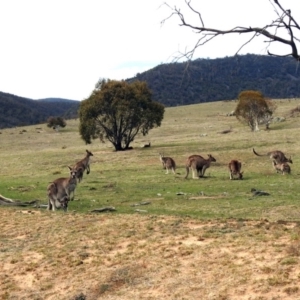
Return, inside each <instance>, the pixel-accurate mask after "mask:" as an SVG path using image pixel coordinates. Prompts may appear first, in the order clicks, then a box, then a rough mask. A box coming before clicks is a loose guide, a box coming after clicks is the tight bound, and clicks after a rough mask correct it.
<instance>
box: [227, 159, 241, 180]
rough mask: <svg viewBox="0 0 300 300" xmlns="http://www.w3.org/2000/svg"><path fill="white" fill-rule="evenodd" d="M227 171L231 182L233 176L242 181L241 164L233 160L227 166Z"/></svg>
mask: <svg viewBox="0 0 300 300" xmlns="http://www.w3.org/2000/svg"><path fill="white" fill-rule="evenodd" d="M228 169H229V174H230V175H229V178H230V179H231V180H232V179H234V177H235V176H237V179H243V172H241V169H242V163H241V162H239V161H237V160H235V159H233V160H232V161H231V162H230V163H229V164H228Z"/></svg>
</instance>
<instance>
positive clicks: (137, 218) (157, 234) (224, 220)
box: [0, 99, 300, 300]
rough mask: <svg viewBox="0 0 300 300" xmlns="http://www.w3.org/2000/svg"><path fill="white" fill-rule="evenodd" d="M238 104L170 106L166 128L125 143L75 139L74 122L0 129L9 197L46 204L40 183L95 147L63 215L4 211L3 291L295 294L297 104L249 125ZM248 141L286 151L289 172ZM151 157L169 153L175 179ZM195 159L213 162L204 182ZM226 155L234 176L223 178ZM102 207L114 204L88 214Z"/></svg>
mask: <svg viewBox="0 0 300 300" xmlns="http://www.w3.org/2000/svg"><path fill="white" fill-rule="evenodd" d="M236 104H237V103H236V102H234V101H221V102H215V103H205V104H199V105H190V106H182V107H176V108H167V109H166V113H165V118H164V121H163V123H162V126H161V127H160V128H156V129H154V130H152V131H151V132H150V134H149V135H148V136H146V137H143V136H138V137H137V139H136V140H135V142H134V143H133V144H132V146H133V150H130V151H123V152H114V149H113V147H112V145H111V144H109V143H101V142H100V141H99V140H96V141H94V142H93V144H91V145H85V144H84V142H83V141H82V140H81V139H80V136H79V133H78V126H79V121H78V120H71V121H68V122H67V126H66V128H64V129H62V130H61V131H60V132H55V131H54V130H52V129H51V128H47V127H46V125H44V124H42V125H37V126H25V127H18V128H12V129H3V130H1V134H0V151H1V168H0V194H1V195H2V196H5V197H8V198H12V199H18V200H22V201H30V200H35V199H39V200H40V203H41V204H47V199H46V188H47V185H48V183H49V182H51V181H52V180H54V179H56V178H58V177H68V168H67V166H68V165H73V164H74V163H75V162H76V161H78V160H80V159H82V158H83V157H84V156H85V150H86V149H89V150H90V151H91V152H92V153H93V154H94V156H93V157H92V158H91V173H90V174H89V175H87V174H84V177H83V181H82V182H81V183H80V184H78V186H77V189H76V195H75V201H72V202H70V203H69V211H68V213H66V214H65V213H63V212H62V211H56V212H54V213H53V212H48V211H46V210H45V208H32V207H26V208H20V207H9V208H8V207H0V214H1V220H2V221H1V223H2V231H1V233H0V245H1V248H0V270H2V271H0V299H77V300H80V299H100V298H101V299H161V298H165V299H300V289H299V288H298V283H299V280H300V265H299V257H300V227H299V223H298V222H299V220H300V205H299V203H298V202H299V193H300V185H299V179H300V178H299V176H300V171H299V170H300V159H299V158H298V152H299V150H300V140H298V132H299V118H290V117H288V116H287V115H288V112H289V111H290V110H291V109H293V108H295V107H297V106H298V105H300V100H299V99H293V100H289V101H288V100H277V104H278V109H277V110H276V112H275V116H279V117H286V120H285V121H284V122H278V123H272V124H271V126H270V130H269V131H266V130H264V128H263V127H261V129H262V130H261V131H259V132H250V129H249V127H246V126H244V125H242V124H240V123H239V122H238V121H237V120H236V118H235V117H229V116H227V113H229V112H231V111H232V110H233V109H234V108H235V106H236ZM230 127H231V128H232V131H231V132H230V133H227V134H222V133H221V132H222V131H223V130H225V129H229V128H230ZM148 142H151V147H150V148H143V147H142V145H144V144H146V143H148ZM253 147H254V148H255V149H256V151H257V152H259V153H267V152H268V151H271V150H281V151H283V152H284V153H285V154H286V155H287V156H290V155H291V156H292V159H293V164H292V165H291V168H292V173H291V175H287V176H283V175H280V174H277V173H276V172H275V171H274V169H273V168H272V165H271V161H270V159H269V158H268V157H257V156H255V155H254V154H253V152H252V148H253ZM159 153H164V155H165V156H171V157H172V158H174V160H175V161H176V164H177V170H176V172H177V174H176V175H173V174H168V175H166V174H165V170H163V168H162V165H161V163H160V161H159ZM191 154H200V155H203V156H205V157H206V156H207V154H212V155H213V156H214V157H215V158H216V160H217V162H215V163H212V164H211V167H210V168H209V169H208V170H207V172H206V175H207V177H206V178H200V179H197V180H194V179H192V177H191V174H190V175H189V177H188V179H184V176H185V172H186V170H185V160H186V158H187V157H188V156H189V155H191ZM231 159H238V160H240V161H241V162H242V170H243V171H244V180H242V181H240V180H229V173H228V170H227V165H228V162H229V161H230V160H231ZM252 188H255V189H258V190H263V191H265V192H267V193H269V194H270V195H269V196H256V197H253V194H252V193H251V189H252ZM141 202H147V203H148V205H139V204H141ZM106 206H113V207H114V208H115V209H116V211H115V212H112V213H102V214H101V213H100V214H99V213H98V214H97V213H91V211H92V210H95V209H98V208H102V207H106ZM200 295H201V296H200Z"/></svg>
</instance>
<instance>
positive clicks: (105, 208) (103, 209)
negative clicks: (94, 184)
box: [91, 206, 116, 212]
mask: <svg viewBox="0 0 300 300" xmlns="http://www.w3.org/2000/svg"><path fill="white" fill-rule="evenodd" d="M105 211H116V209H115V208H114V207H113V206H106V207H101V208H97V209H93V210H91V212H105Z"/></svg>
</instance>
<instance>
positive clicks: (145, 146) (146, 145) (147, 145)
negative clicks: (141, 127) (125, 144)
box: [143, 142, 151, 148]
mask: <svg viewBox="0 0 300 300" xmlns="http://www.w3.org/2000/svg"><path fill="white" fill-rule="evenodd" d="M149 147H151V143H150V142H149V143H148V144H145V145H144V146H143V148H149Z"/></svg>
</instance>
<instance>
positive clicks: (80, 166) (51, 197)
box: [47, 150, 93, 211]
mask: <svg viewBox="0 0 300 300" xmlns="http://www.w3.org/2000/svg"><path fill="white" fill-rule="evenodd" d="M86 153H87V154H86V156H85V157H84V158H83V159H82V160H80V161H78V162H77V163H76V164H75V165H74V166H73V167H70V166H68V168H69V170H70V177H69V178H58V179H55V180H54V181H52V182H51V183H50V184H49V185H48V187H47V196H48V206H47V209H48V210H52V211H55V209H56V208H63V210H64V211H67V210H68V205H69V201H71V200H74V197H75V189H76V187H77V183H78V182H80V181H81V180H82V178H83V173H84V171H85V170H86V173H87V174H89V173H90V156H93V153H92V152H90V151H88V150H86Z"/></svg>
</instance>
